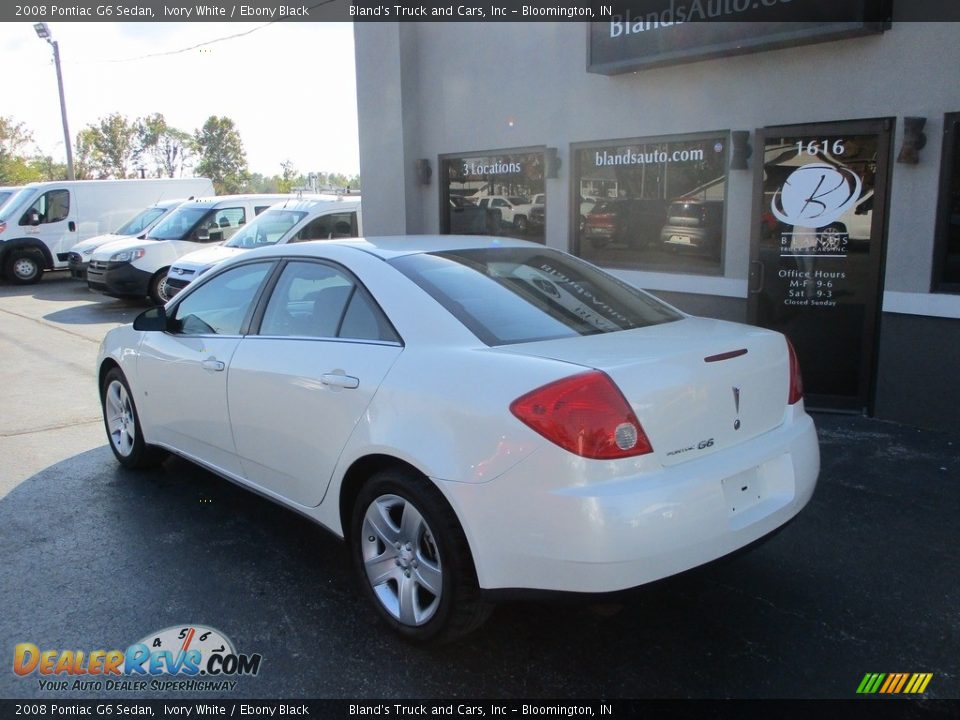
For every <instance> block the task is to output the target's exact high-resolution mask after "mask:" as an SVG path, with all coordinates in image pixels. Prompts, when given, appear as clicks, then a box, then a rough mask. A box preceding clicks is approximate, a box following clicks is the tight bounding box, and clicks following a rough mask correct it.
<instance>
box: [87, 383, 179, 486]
mask: <svg viewBox="0 0 960 720" xmlns="http://www.w3.org/2000/svg"><path fill="white" fill-rule="evenodd" d="M100 407H101V409H102V411H103V425H104V428H105V429H106V431H107V439H108V440H109V441H110V449H111V450H112V451H113V455H114V457H115V458H116V459H117V461H118V462H119V463H120V464H121V465H123V466H124V467H126V468H130V469H133V470H139V469H142V468H147V467H152V466H154V465H156V464H158V463H159V462H160V461H161V460H163V458H164V457H165V453H164V452H163V451H162V450H161V449H160V448H157V447H155V446H153V445H147V444H146V443H145V442H144V440H143V431H142V430H141V428H140V416H139V415H138V414H137V406H136V405H135V404H134V402H133V395H132V394H131V392H130V386H129V385H128V384H127V379H126V378H125V377H124V376H123V373H122V372H121V371H120V369H119V368H113V369H112V370H111V371H110V372H108V373H107V375H106V377H105V378H104V379H103V385H102V386H101V387H100Z"/></svg>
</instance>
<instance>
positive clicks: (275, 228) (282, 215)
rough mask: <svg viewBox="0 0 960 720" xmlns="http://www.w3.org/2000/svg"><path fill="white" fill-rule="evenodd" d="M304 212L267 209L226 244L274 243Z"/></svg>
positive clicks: (298, 220)
mask: <svg viewBox="0 0 960 720" xmlns="http://www.w3.org/2000/svg"><path fill="white" fill-rule="evenodd" d="M306 214H307V213H305V212H303V211H300V210H267V211H266V212H264V213H262V214H260V215H258V216H257V219H256V220H254V221H253V222H252V223H250V224H249V225H247V226H246V227H245V228H243V230H240V231H239V232H238V233H237V234H236V235H234V236H233V237H232V238H230V241H229V242H228V243H226V246H227V247H232V248H255V247H263V246H264V245H275V244H276V243H277V242H278V241H279V240H280V238H282V237H283V236H284V235H286V234H287V231H288V230H289V229H290V228H292V227H293V226H294V225H296V224H297V223H298V222H300V221H301V220H303V218H304V217H305V216H306Z"/></svg>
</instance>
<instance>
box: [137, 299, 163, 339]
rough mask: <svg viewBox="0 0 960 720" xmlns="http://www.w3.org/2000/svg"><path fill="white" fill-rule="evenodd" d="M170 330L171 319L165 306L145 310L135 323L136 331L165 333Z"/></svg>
mask: <svg viewBox="0 0 960 720" xmlns="http://www.w3.org/2000/svg"><path fill="white" fill-rule="evenodd" d="M169 328H170V319H169V318H168V317H167V311H166V310H164V308H163V305H157V306H156V307H152V308H150V309H149V310H144V311H143V312H142V313H140V314H139V315H137V317H136V318H135V319H134V321H133V329H134V330H143V331H146V332H164V331H166V330H168V329H169Z"/></svg>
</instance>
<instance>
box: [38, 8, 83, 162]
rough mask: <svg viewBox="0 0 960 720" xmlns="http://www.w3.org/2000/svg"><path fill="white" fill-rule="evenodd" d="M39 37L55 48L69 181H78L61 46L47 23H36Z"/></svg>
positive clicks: (54, 61) (54, 62) (54, 60)
mask: <svg viewBox="0 0 960 720" xmlns="http://www.w3.org/2000/svg"><path fill="white" fill-rule="evenodd" d="M33 29H34V30H35V31H36V33H37V37H38V38H40V39H41V40H46V41H47V42H48V43H50V45H51V46H52V47H53V64H54V65H56V66H57V87H58V88H59V90H60V116H61V117H62V118H63V144H64V145H65V146H66V148H67V179H68V180H76V179H77V178H76V176H75V175H74V174H73V145H72V144H71V143H70V128H69V127H68V126H67V102H66V100H64V98H63V74H62V73H61V72H60V46H59V45H58V44H57V41H56V40H52V39H51V38H50V28H49V27H48V26H47V24H46V23H45V22H39V23H35V24H34V26H33Z"/></svg>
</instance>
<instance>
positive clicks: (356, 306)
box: [259, 262, 397, 342]
mask: <svg viewBox="0 0 960 720" xmlns="http://www.w3.org/2000/svg"><path fill="white" fill-rule="evenodd" d="M259 334H260V335H273V336H280V337H308V338H345V339H351V340H372V341H391V342H395V341H396V340H397V336H396V333H395V332H394V331H393V330H392V328H391V327H390V324H389V322H387V320H386V318H385V317H384V316H383V314H382V313H381V311H380V309H379V308H378V307H377V306H376V304H375V303H374V302H373V301H372V299H371V298H370V297H369V296H368V295H367V293H366V292H365V291H364V290H363V289H362V288H361V287H360V286H359V285H357V283H356V282H355V281H354V280H353V279H352V278H351V277H349V276H348V275H347V274H346V273H344V272H342V271H340V270H338V269H337V268H335V267H332V266H330V265H325V264H323V263H315V262H291V263H290V264H288V265H287V266H286V268H284V270H283V273H282V274H281V275H280V279H279V280H278V281H277V285H276V287H275V288H274V290H273V294H272V295H271V297H270V302H268V303H267V309H266V311H265V312H264V315H263V322H262V323H261V324H260V333H259Z"/></svg>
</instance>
